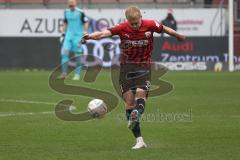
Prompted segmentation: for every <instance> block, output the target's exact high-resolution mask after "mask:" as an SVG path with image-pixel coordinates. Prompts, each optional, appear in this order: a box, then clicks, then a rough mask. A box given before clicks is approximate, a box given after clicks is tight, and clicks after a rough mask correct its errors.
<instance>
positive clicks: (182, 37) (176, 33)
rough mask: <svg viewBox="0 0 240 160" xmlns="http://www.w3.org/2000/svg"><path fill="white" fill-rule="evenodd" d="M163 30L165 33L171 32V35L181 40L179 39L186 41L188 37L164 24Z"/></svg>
mask: <svg viewBox="0 0 240 160" xmlns="http://www.w3.org/2000/svg"><path fill="white" fill-rule="evenodd" d="M163 31H164V32H165V33H167V34H169V35H170V36H173V37H176V38H177V40H179V41H184V40H185V39H186V37H185V36H184V35H183V34H181V33H178V32H176V31H175V30H173V29H172V28H169V27H167V26H163Z"/></svg>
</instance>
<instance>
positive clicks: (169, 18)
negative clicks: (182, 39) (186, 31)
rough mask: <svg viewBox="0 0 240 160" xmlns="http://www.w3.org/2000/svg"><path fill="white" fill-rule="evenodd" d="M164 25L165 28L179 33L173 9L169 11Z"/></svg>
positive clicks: (163, 22)
mask: <svg viewBox="0 0 240 160" xmlns="http://www.w3.org/2000/svg"><path fill="white" fill-rule="evenodd" d="M162 24H163V25H164V26H167V27H169V28H172V29H173V30H175V31H177V21H176V20H175V18H174V16H173V11H172V9H169V10H168V14H167V17H166V18H165V19H164V20H162Z"/></svg>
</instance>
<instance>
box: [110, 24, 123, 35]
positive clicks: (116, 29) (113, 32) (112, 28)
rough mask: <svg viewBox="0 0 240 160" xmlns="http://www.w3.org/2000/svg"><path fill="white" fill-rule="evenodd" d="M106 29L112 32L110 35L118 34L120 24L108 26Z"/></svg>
mask: <svg viewBox="0 0 240 160" xmlns="http://www.w3.org/2000/svg"><path fill="white" fill-rule="evenodd" d="M108 30H109V31H110V32H111V33H112V35H120V33H121V31H122V25H121V24H119V25H116V26H114V27H111V28H108Z"/></svg>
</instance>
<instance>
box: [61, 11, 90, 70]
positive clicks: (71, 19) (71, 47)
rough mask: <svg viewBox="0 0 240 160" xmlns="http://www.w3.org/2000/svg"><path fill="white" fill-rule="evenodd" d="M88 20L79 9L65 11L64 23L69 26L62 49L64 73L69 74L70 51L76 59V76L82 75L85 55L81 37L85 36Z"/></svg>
mask: <svg viewBox="0 0 240 160" xmlns="http://www.w3.org/2000/svg"><path fill="white" fill-rule="evenodd" d="M87 21H88V20H87V18H86V16H85V14H84V12H82V11H81V10H80V9H79V8H75V9H74V10H71V9H66V10H65V11H64V22H65V23H66V24H67V28H66V30H65V38H64V42H63V46H62V49H61V55H62V61H61V64H62V72H63V73H64V74H67V71H68V63H66V62H68V61H69V51H72V52H74V53H75V59H76V69H75V75H80V72H81V59H80V57H81V54H82V53H83V48H82V45H81V42H80V41H81V37H82V36H83V34H84V23H87Z"/></svg>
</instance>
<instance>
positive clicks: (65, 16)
mask: <svg viewBox="0 0 240 160" xmlns="http://www.w3.org/2000/svg"><path fill="white" fill-rule="evenodd" d="M66 12H67V11H66V10H65V11H64V18H63V21H64V22H65V23H67V13H66Z"/></svg>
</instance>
